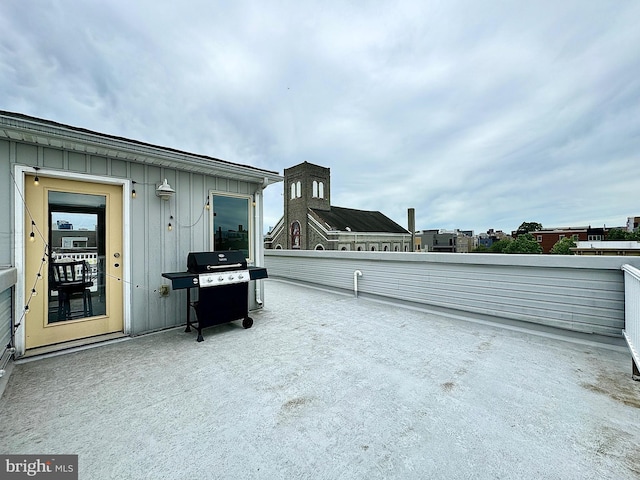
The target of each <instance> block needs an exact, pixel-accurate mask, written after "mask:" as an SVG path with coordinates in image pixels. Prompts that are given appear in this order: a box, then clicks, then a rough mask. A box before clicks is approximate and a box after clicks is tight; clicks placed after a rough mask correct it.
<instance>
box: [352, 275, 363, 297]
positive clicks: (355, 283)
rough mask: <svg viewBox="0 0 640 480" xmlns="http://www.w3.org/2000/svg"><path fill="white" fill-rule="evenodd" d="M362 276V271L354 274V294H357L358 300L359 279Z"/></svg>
mask: <svg viewBox="0 0 640 480" xmlns="http://www.w3.org/2000/svg"><path fill="white" fill-rule="evenodd" d="M361 276H362V272H361V271H360V270H356V271H355V272H353V292H354V293H355V295H356V298H358V277H361Z"/></svg>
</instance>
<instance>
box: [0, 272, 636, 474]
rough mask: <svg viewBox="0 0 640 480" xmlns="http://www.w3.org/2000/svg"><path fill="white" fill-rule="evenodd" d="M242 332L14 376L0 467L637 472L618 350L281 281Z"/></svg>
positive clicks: (39, 364)
mask: <svg viewBox="0 0 640 480" xmlns="http://www.w3.org/2000/svg"><path fill="white" fill-rule="evenodd" d="M265 299H266V301H265V308H264V309H263V310H261V311H259V312H255V313H254V314H253V318H254V320H255V324H254V327H253V328H251V329H249V330H243V329H242V328H241V327H240V326H239V325H236V324H229V325H225V326H221V327H217V328H211V329H207V330H205V332H204V335H205V341H204V342H202V343H197V342H196V341H195V332H192V333H184V332H183V328H180V329H173V330H169V331H164V332H161V333H156V334H150V335H145V336H141V337H136V338H133V339H128V340H124V341H118V342H113V343H109V344H105V345H101V346H99V347H95V348H88V349H84V350H80V351H76V352H72V353H68V354H65V355H57V356H51V357H47V358H39V359H27V360H23V361H20V362H18V364H17V365H15V368H14V370H13V373H12V375H11V377H10V378H9V384H8V386H7V388H6V390H5V392H4V395H3V396H2V399H0V412H1V415H2V421H1V422H0V438H2V442H3V444H4V445H5V447H4V448H3V450H4V451H5V452H6V453H22V454H28V453H33V454H78V455H79V465H80V467H79V468H80V478H83V479H104V478H117V479H126V478H131V479H138V478H139V479H148V478H155V479H161V478H167V479H182V478H185V479H186V478H190V479H200V478H229V479H240V478H242V479H246V478H264V479H274V478H283V479H290V478H327V479H337V478H344V479H349V478H362V479H365V478H366V479H370V478H385V479H387V478H398V479H407V478H520V479H527V478H530V479H536V480H537V479H540V478H561V479H572V478H575V479H590V478H592V479H603V478H610V479H632V478H634V479H635V478H638V476H639V475H640V447H639V445H640V410H639V408H640V384H639V383H638V382H634V381H633V380H632V378H631V375H630V363H631V357H630V355H629V352H628V349H627V348H626V347H625V346H624V344H623V342H622V340H620V341H617V339H616V340H611V339H610V341H609V342H607V343H599V342H598V340H599V337H594V336H588V335H580V334H576V333H573V334H568V333H565V332H563V331H559V330H553V329H551V328H548V327H546V328H542V327H537V328H535V329H533V328H532V329H529V328H528V326H527V325H526V324H518V323H516V322H513V323H509V324H508V325H506V324H504V323H502V324H499V323H492V322H491V319H490V318H487V317H482V318H480V317H477V316H476V317H470V316H469V317H465V318H462V317H460V316H455V315H451V314H448V313H447V312H446V311H444V310H443V311H439V312H438V311H428V310H421V309H409V308H402V307H400V306H398V305H394V304H390V303H383V302H378V301H375V300H374V299H373V298H362V297H361V298H354V296H353V295H346V294H341V293H338V292H332V291H328V290H319V289H313V288H309V287H306V286H303V285H299V284H292V283H286V282H283V281H278V280H268V281H266V282H265Z"/></svg>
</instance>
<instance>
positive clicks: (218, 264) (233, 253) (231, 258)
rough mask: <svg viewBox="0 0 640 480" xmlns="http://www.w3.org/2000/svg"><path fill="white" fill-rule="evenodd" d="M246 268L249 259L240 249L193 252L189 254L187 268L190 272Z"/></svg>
mask: <svg viewBox="0 0 640 480" xmlns="http://www.w3.org/2000/svg"><path fill="white" fill-rule="evenodd" d="M246 268H247V259H246V258H245V256H244V253H242V252H241V251H240V250H228V251H217V252H191V253H189V255H188V256H187V270H188V271H189V272H190V273H208V272H216V271H221V270H242V269H246Z"/></svg>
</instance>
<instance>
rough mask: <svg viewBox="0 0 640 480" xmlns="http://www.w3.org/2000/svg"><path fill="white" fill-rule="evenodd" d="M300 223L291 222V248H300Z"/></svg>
mask: <svg viewBox="0 0 640 480" xmlns="http://www.w3.org/2000/svg"><path fill="white" fill-rule="evenodd" d="M300 247H301V245H300V222H299V221H297V220H295V221H293V222H291V248H296V249H298V248H300Z"/></svg>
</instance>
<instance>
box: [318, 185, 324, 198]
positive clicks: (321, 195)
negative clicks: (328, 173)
mask: <svg viewBox="0 0 640 480" xmlns="http://www.w3.org/2000/svg"><path fill="white" fill-rule="evenodd" d="M318 198H324V183H323V182H320V183H319V184H318Z"/></svg>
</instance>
